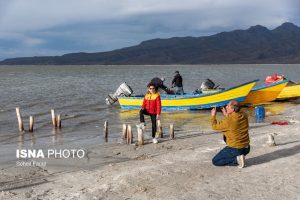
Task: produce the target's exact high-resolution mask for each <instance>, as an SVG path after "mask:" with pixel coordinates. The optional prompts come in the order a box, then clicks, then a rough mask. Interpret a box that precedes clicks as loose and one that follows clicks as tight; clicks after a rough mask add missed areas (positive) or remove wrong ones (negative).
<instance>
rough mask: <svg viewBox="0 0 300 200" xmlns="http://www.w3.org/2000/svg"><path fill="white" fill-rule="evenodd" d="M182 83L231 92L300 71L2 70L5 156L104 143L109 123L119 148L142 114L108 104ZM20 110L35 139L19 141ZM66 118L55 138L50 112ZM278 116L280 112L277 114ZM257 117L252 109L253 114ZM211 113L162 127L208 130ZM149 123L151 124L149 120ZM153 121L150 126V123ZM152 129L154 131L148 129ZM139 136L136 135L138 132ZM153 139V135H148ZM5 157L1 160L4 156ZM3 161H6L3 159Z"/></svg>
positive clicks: (0, 125)
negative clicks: (122, 92)
mask: <svg viewBox="0 0 300 200" xmlns="http://www.w3.org/2000/svg"><path fill="white" fill-rule="evenodd" d="M176 70H178V71H179V72H180V74H181V75H182V77H183V84H184V90H185V91H194V90H195V89H196V88H198V87H199V86H200V84H201V82H202V81H204V80H205V79H206V78H210V79H211V80H213V81H214V82H215V83H216V84H217V85H220V86H221V87H226V88H228V87H232V86H235V85H237V84H241V83H244V82H247V81H251V80H254V79H260V80H262V81H261V82H260V83H259V85H262V84H263V80H264V78H265V76H267V75H270V74H274V73H278V74H284V75H285V76H286V77H288V78H290V79H291V80H294V81H298V82H299V81H300V65H286V64H283V65H247V64H244V65H173V66H150V65H149V66H0V94H1V95H0V144H1V145H0V146H1V149H0V151H1V152H3V150H8V151H10V150H12V151H11V153H13V154H15V149H16V148H18V147H20V145H21V146H22V147H28V148H29V147H32V146H34V147H42V148H47V147H49V146H52V147H53V146H58V145H60V146H85V145H89V144H97V143H101V142H104V141H103V138H102V133H103V123H104V121H106V120H107V121H108V123H109V142H117V141H118V140H119V139H120V134H121V133H120V132H121V127H122V124H123V123H128V124H131V125H135V124H137V123H138V122H139V121H138V120H139V117H138V111H122V110H120V108H119V105H118V104H117V103H116V104H115V105H113V106H107V105H106V104H105V98H106V97H107V94H108V93H114V92H115V91H116V89H117V88H118V86H119V85H120V84H121V83H122V82H127V84H128V85H130V86H131V87H132V89H133V90H134V93H135V94H144V93H145V92H146V85H147V83H148V82H149V80H150V79H152V78H153V77H165V79H166V81H165V84H166V85H167V86H170V85H171V81H172V78H173V76H174V74H173V73H174V72H175V71H176ZM287 106H291V103H275V104H273V105H271V106H268V108H270V111H272V110H274V109H275V110H276V111H275V112H271V113H276V112H282V111H284V109H285V107H287ZM16 107H20V109H21V114H22V116H23V121H24V125H25V129H28V121H29V116H30V115H33V116H34V117H35V127H34V129H35V131H34V137H30V136H29V135H28V134H25V135H24V137H23V138H20V137H19V131H18V124H17V118H16V111H15V108H16ZM52 108H53V109H55V111H56V114H59V113H60V114H61V115H62V119H63V121H62V126H63V128H62V129H61V130H60V131H59V134H54V131H53V129H52V124H51V114H50V110H51V109H52ZM278 110H279V111H278ZM247 112H249V114H250V115H252V116H253V109H252V110H251V109H248V111H247ZM209 115H210V113H209V111H178V112H172V113H163V114H162V122H163V124H166V126H168V124H169V123H174V124H175V127H176V129H177V130H179V131H180V130H181V131H188V130H191V131H195V130H196V131H197V130H202V129H209V123H208V120H209ZM146 120H147V119H146ZM148 121H149V120H148ZM149 129H150V128H149ZM134 131H136V130H134ZM148 132H149V134H150V130H149V131H148ZM0 156H1V155H0ZM1 160H2V161H3V160H5V159H3V155H2V159H1Z"/></svg>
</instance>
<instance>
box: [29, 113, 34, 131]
mask: <svg viewBox="0 0 300 200" xmlns="http://www.w3.org/2000/svg"><path fill="white" fill-rule="evenodd" d="M33 124H34V119H33V116H30V117H29V130H28V131H29V132H33Z"/></svg>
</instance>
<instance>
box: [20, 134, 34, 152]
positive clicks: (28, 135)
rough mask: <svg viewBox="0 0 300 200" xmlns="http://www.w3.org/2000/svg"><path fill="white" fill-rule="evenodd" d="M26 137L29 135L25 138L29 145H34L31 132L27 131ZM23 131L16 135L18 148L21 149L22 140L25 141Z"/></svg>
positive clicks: (22, 145)
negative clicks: (27, 138)
mask: <svg viewBox="0 0 300 200" xmlns="http://www.w3.org/2000/svg"><path fill="white" fill-rule="evenodd" d="M26 136H27V137H29V140H27V141H28V142H29V144H30V146H34V145H35V140H36V138H35V135H34V134H33V133H31V132H29V133H28V134H26ZM24 138H25V132H22V133H20V134H19V137H18V148H19V149H22V148H23V147H24V142H25V139H24Z"/></svg>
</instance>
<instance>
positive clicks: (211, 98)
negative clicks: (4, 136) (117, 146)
mask: <svg viewBox="0 0 300 200" xmlns="http://www.w3.org/2000/svg"><path fill="white" fill-rule="evenodd" d="M257 81H258V80H254V81H251V82H247V83H244V84H241V85H238V86H236V87H232V88H229V89H226V90H222V91H218V92H215V93H208V94H184V95H164V94H162V95H161V104H162V109H163V110H165V111H168V110H196V109H207V108H211V107H214V106H216V107H219V106H224V105H226V104H227V103H228V102H229V101H231V100H237V101H238V102H242V101H243V100H244V99H245V97H246V96H247V95H248V93H249V92H250V90H251V89H252V88H253V86H254V85H255V84H256V82H257ZM143 98H144V96H130V97H125V96H124V97H119V98H118V100H119V104H120V106H121V108H122V109H140V108H141V106H142V103H143Z"/></svg>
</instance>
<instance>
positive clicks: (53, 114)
mask: <svg viewBox="0 0 300 200" xmlns="http://www.w3.org/2000/svg"><path fill="white" fill-rule="evenodd" d="M51 116H52V125H53V127H55V128H56V127H57V124H56V117H55V112H54V109H51Z"/></svg>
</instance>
